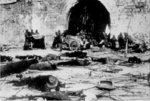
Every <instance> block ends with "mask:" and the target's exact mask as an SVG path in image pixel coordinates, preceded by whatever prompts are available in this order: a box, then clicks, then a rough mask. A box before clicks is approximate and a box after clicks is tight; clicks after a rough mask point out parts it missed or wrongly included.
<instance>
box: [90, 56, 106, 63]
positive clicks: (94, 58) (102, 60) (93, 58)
mask: <svg viewBox="0 0 150 101" xmlns="http://www.w3.org/2000/svg"><path fill="white" fill-rule="evenodd" d="M91 60H92V61H95V62H100V63H102V64H106V63H108V59H107V58H96V57H92V58H91Z"/></svg>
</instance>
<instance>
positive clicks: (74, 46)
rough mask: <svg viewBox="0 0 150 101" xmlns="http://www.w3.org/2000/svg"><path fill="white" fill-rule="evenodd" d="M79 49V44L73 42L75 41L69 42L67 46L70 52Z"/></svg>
mask: <svg viewBox="0 0 150 101" xmlns="http://www.w3.org/2000/svg"><path fill="white" fill-rule="evenodd" d="M79 47H80V45H79V43H78V42H77V41H75V40H72V41H71V42H70V44H69V48H70V50H72V51H75V50H78V49H79Z"/></svg>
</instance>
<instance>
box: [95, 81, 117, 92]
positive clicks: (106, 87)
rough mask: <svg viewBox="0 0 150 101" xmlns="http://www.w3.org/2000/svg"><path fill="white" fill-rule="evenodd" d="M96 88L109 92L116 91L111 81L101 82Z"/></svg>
mask: <svg viewBox="0 0 150 101" xmlns="http://www.w3.org/2000/svg"><path fill="white" fill-rule="evenodd" d="M96 87H97V88H99V89H101V90H108V91H111V90H114V89H115V87H114V85H113V83H112V81H109V80H103V81H100V82H99V84H98V85H97V86H96Z"/></svg>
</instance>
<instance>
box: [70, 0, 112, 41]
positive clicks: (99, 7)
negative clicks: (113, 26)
mask: <svg viewBox="0 0 150 101" xmlns="http://www.w3.org/2000/svg"><path fill="white" fill-rule="evenodd" d="M107 25H108V26H109V27H110V14H109V12H108V10H107V9H106V8H105V6H104V5H103V4H102V3H101V2H100V1H98V0H78V1H77V3H76V4H75V5H74V6H73V7H72V8H71V9H70V11H69V13H68V31H69V34H71V35H76V34H77V33H79V32H80V31H85V32H86V34H87V36H91V37H93V38H94V39H95V40H97V41H99V38H100V35H101V33H102V32H104V31H105V28H106V26H107Z"/></svg>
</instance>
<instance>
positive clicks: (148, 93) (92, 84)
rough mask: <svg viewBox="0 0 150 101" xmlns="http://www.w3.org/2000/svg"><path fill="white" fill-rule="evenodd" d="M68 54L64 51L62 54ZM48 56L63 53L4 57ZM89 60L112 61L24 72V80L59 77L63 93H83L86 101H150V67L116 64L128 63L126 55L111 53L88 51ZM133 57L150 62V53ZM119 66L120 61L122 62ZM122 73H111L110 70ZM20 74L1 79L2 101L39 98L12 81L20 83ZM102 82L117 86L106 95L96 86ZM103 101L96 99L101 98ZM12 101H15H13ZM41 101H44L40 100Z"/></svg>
mask: <svg viewBox="0 0 150 101" xmlns="http://www.w3.org/2000/svg"><path fill="white" fill-rule="evenodd" d="M62 52H64V51H62ZM48 53H51V54H56V55H59V54H60V53H61V52H60V51H53V50H50V49H48V50H32V51H21V50H18V51H16V50H12V51H9V52H3V53H0V54H5V55H9V56H12V57H15V56H16V55H26V54H29V55H33V54H36V55H41V56H44V55H47V54H48ZM88 56H93V57H110V58H111V60H110V61H109V63H107V64H101V63H96V62H92V63H91V64H90V65H88V66H60V67H58V70H55V71H38V70H27V71H25V72H23V73H22V74H23V77H29V76H38V75H53V76H56V77H57V78H58V79H59V80H60V81H61V82H62V83H65V85H66V86H65V88H61V89H60V90H61V91H83V94H84V95H86V97H85V99H82V101H84V100H85V101H133V100H135V101H150V87H149V86H148V82H147V79H146V76H147V74H148V73H149V72H150V63H148V62H147V63H146V62H143V63H141V64H133V65H132V66H128V65H119V64H118V63H117V62H115V63H114V62H113V59H119V60H120V61H121V60H123V59H124V54H121V53H117V52H112V51H110V50H107V51H103V52H91V51H90V50H88ZM129 56H138V57H140V58H141V59H142V60H146V59H149V58H150V52H149V51H148V52H145V53H142V54H135V53H134V54H128V57H129ZM118 62H119V61H118ZM115 69H116V70H118V71H117V72H111V71H109V70H115ZM16 79H18V78H16V74H13V75H10V76H8V77H4V78H0V101H8V99H7V98H9V97H12V96H13V95H16V96H25V95H38V94H41V93H42V92H41V91H38V90H35V89H29V88H28V87H27V86H21V87H16V86H13V84H11V83H8V82H9V81H12V80H16ZM102 80H111V81H112V82H113V85H114V90H112V91H104V90H100V89H98V88H97V87H96V86H97V85H98V83H99V82H100V81H102ZM98 95H99V97H96V96H98ZM71 99H72V100H73V101H79V100H81V99H80V97H78V96H76V97H71ZM20 100H21V101H29V99H27V98H24V99H19V100H18V99H16V100H14V101H20ZM11 101H12V100H11ZM35 101H36V100H35ZM37 101H44V100H39V99H37Z"/></svg>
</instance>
